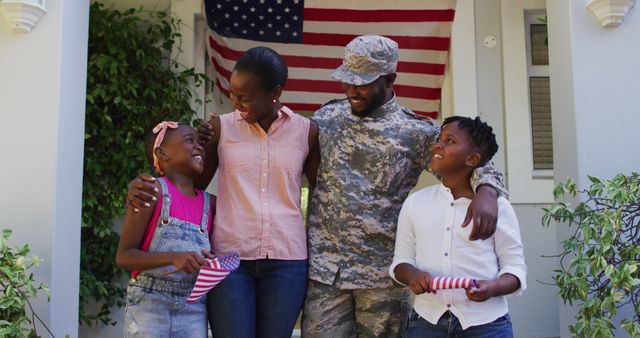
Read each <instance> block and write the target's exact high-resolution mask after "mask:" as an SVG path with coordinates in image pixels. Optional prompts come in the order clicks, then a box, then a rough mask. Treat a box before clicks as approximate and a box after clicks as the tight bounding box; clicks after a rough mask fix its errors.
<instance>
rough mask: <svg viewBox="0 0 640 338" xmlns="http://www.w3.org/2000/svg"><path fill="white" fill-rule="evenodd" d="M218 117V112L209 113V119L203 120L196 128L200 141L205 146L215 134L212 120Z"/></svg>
mask: <svg viewBox="0 0 640 338" xmlns="http://www.w3.org/2000/svg"><path fill="white" fill-rule="evenodd" d="M215 118H217V115H216V113H211V114H209V121H206V120H202V121H200V124H199V125H198V128H196V130H197V131H198V142H199V143H200V145H201V146H203V147H204V146H205V145H206V144H207V143H208V142H209V141H210V140H211V139H212V138H213V136H214V131H213V125H212V124H211V122H210V121H211V120H213V119H215Z"/></svg>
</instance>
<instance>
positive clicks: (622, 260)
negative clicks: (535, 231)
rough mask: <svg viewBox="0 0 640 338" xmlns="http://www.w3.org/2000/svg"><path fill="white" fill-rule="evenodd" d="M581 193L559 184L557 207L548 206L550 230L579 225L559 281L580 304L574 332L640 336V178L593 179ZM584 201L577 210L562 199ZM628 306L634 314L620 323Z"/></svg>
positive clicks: (568, 298)
mask: <svg viewBox="0 0 640 338" xmlns="http://www.w3.org/2000/svg"><path fill="white" fill-rule="evenodd" d="M589 180H590V182H591V185H590V187H589V188H586V189H583V190H579V189H578V187H577V186H576V183H575V182H574V181H573V180H572V179H568V180H567V181H566V182H564V183H560V184H558V185H557V186H556V187H555V189H554V191H553V195H554V198H555V203H554V204H552V205H550V206H549V207H547V208H544V209H543V210H544V215H543V217H542V223H543V225H544V226H547V227H548V226H549V224H550V223H551V222H552V221H554V222H557V223H563V224H566V225H567V226H570V227H572V226H573V227H575V228H574V231H573V233H572V235H571V236H570V237H569V238H567V239H565V240H563V241H562V249H563V252H562V253H561V254H560V255H558V256H557V257H559V258H560V268H559V269H558V270H554V277H553V279H554V281H555V284H556V285H557V286H558V288H559V289H560V290H559V293H560V297H561V298H562V299H563V301H564V302H565V303H567V302H568V303H569V304H572V305H573V304H574V303H576V305H577V306H578V312H577V314H576V320H577V321H576V323H575V325H570V326H569V331H570V333H571V334H572V335H573V336H575V337H577V336H579V337H598V338H600V337H613V336H614V330H615V329H616V328H621V329H624V331H626V333H627V334H628V335H629V336H630V337H640V311H639V310H640V270H639V269H638V267H639V265H640V263H639V261H640V176H639V175H638V173H632V174H631V175H628V176H627V175H624V174H619V175H617V176H615V177H614V178H612V179H610V180H600V179H598V178H595V177H589ZM565 196H567V197H569V196H570V197H571V198H573V199H574V200H576V197H577V200H578V201H579V203H577V205H576V206H575V207H574V208H572V207H571V205H570V203H569V202H567V201H564V200H561V197H565ZM623 306H629V307H631V308H632V309H633V315H632V316H631V317H630V318H629V317H628V318H624V319H622V320H621V322H620V323H614V320H613V317H614V316H615V315H616V313H617V312H618V310H619V309H620V308H621V307H623Z"/></svg>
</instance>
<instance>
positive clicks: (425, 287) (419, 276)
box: [408, 269, 436, 295]
mask: <svg viewBox="0 0 640 338" xmlns="http://www.w3.org/2000/svg"><path fill="white" fill-rule="evenodd" d="M408 285H409V288H411V291H413V293H414V294H416V295H419V294H422V293H425V292H428V293H436V292H435V290H431V274H430V273H428V272H426V271H420V270H418V269H416V270H415V271H414V272H413V273H412V274H411V275H410V277H409V283H408Z"/></svg>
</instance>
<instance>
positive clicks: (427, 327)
mask: <svg viewBox="0 0 640 338" xmlns="http://www.w3.org/2000/svg"><path fill="white" fill-rule="evenodd" d="M408 337H409V338H418V337H432V338H513V329H512V328H511V318H510V317H509V314H506V315H504V316H502V317H500V318H498V319H496V320H495V321H493V322H491V323H487V324H484V325H478V326H471V327H468V328H467V329H466V330H462V327H461V326H460V322H459V321H458V318H456V316H454V315H453V314H452V313H451V312H449V311H447V312H445V314H443V315H442V317H440V320H438V324H436V325H433V324H431V323H429V322H428V321H427V320H425V319H424V318H422V317H420V315H418V314H417V313H416V311H415V310H412V311H411V317H410V318H409V330H408Z"/></svg>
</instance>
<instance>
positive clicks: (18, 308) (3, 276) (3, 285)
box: [0, 229, 51, 337]
mask: <svg viewBox="0 0 640 338" xmlns="http://www.w3.org/2000/svg"><path fill="white" fill-rule="evenodd" d="M9 236H11V230H9V229H3V230H2V238H0V337H37V336H38V334H37V332H36V325H35V321H36V319H37V320H38V321H39V322H40V323H41V324H42V325H44V323H42V321H41V320H40V318H39V317H38V316H37V315H36V314H35V312H33V308H32V307H31V303H30V302H29V299H31V298H35V297H36V296H37V294H38V292H39V291H42V292H44V293H45V294H46V295H47V297H50V294H49V288H48V287H47V285H45V284H42V283H40V284H36V283H35V280H34V278H33V273H30V272H28V270H29V269H30V268H31V267H33V266H37V265H39V264H40V262H41V260H40V259H39V258H38V257H37V256H29V252H30V250H29V245H26V244H25V245H24V246H22V247H14V246H11V245H9ZM27 308H28V309H29V312H27ZM29 314H30V315H29ZM45 328H46V326H45ZM47 330H48V329H47ZM49 333H51V332H49Z"/></svg>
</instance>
